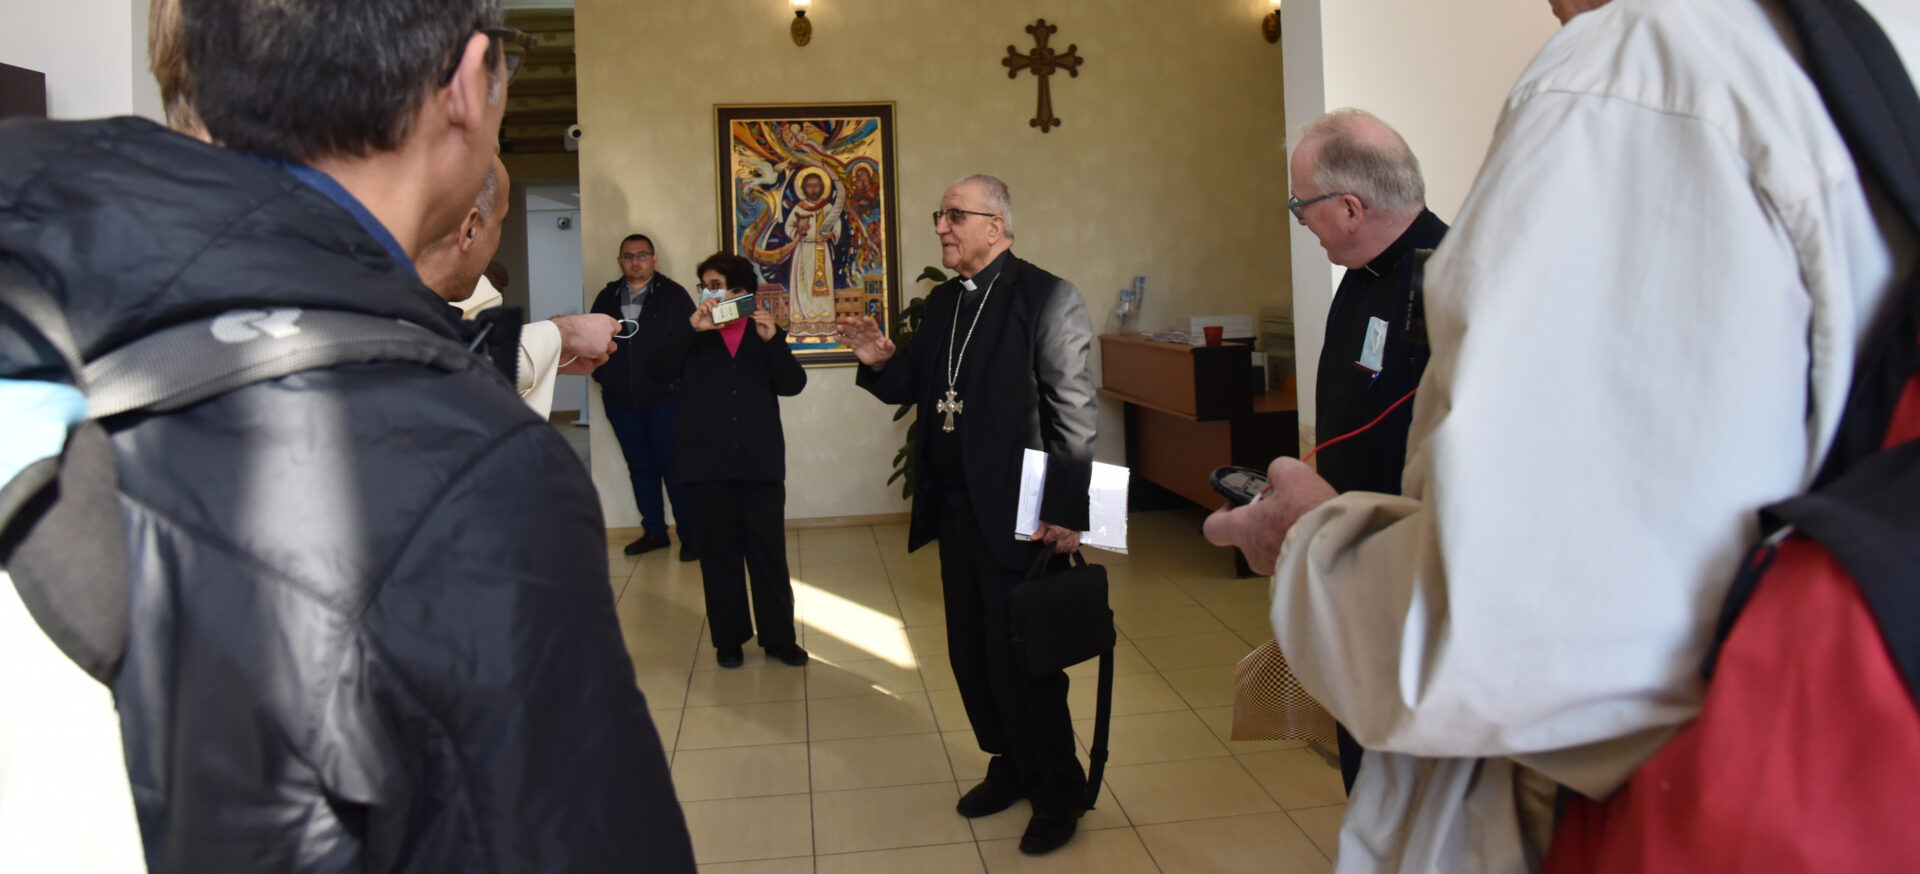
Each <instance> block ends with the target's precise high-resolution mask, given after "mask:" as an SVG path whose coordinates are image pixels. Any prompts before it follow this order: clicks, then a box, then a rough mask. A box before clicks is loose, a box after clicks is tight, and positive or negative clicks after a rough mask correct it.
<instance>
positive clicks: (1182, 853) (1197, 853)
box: [1140, 813, 1333, 874]
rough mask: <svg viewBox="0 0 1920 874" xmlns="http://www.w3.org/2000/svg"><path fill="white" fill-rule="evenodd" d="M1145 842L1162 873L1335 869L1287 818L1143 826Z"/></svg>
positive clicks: (1299, 873)
mask: <svg viewBox="0 0 1920 874" xmlns="http://www.w3.org/2000/svg"><path fill="white" fill-rule="evenodd" d="M1140 840H1141V841H1143V842H1145V843H1146V845H1147V850H1148V851H1149V852H1151V853H1153V859H1154V861H1156V862H1158V863H1160V869H1161V870H1163V871H1180V872H1191V874H1241V872H1246V871H1259V872H1263V874H1325V872H1327V871H1331V870H1332V869H1333V865H1332V863H1330V862H1328V861H1327V857H1326V856H1325V855H1322V854H1321V852H1320V850H1319V849H1318V848H1316V847H1315V846H1314V845H1313V842H1312V841H1310V840H1308V839H1307V836H1306V835H1305V834H1303V833H1301V831H1300V829H1299V828H1298V827H1296V826H1295V825H1294V824H1293V821H1292V820H1290V819H1287V815H1286V814H1284V813H1262V814H1256V815H1253V816H1235V817H1228V818H1225V819H1201V820H1193V821H1191V822H1171V823H1164V824H1161V825H1149V826H1141V827H1140Z"/></svg>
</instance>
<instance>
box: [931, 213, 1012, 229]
mask: <svg viewBox="0 0 1920 874" xmlns="http://www.w3.org/2000/svg"><path fill="white" fill-rule="evenodd" d="M969 215H977V216H982V217H984V218H999V217H1000V215H999V213H992V212H974V211H973V210H970V209H936V210H934V211H933V226H934V227H936V228H937V227H939V226H940V220H941V219H946V220H947V224H950V225H957V224H959V223H960V222H961V220H962V219H961V217H962V216H969Z"/></svg>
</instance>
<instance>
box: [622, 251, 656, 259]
mask: <svg viewBox="0 0 1920 874" xmlns="http://www.w3.org/2000/svg"><path fill="white" fill-rule="evenodd" d="M652 257H653V253H652V252H621V253H620V260H622V261H645V260H647V259H648V258H652Z"/></svg>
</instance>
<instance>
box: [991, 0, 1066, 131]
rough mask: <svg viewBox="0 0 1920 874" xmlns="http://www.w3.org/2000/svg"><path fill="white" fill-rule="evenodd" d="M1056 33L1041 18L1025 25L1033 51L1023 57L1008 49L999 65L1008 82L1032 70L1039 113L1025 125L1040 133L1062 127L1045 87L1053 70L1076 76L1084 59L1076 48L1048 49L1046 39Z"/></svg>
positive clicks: (1053, 27) (1019, 53)
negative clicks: (1038, 97) (1038, 85)
mask: <svg viewBox="0 0 1920 874" xmlns="http://www.w3.org/2000/svg"><path fill="white" fill-rule="evenodd" d="M1059 30H1060V28H1058V27H1055V26H1053V25H1051V24H1048V23H1047V20H1046V19H1044V18H1042V19H1040V20H1039V21H1036V22H1034V23H1033V24H1029V25H1027V32H1028V33H1030V34H1033V50H1032V51H1030V52H1027V53H1025V54H1022V53H1021V52H1020V50H1019V49H1016V48H1014V47H1013V46H1007V56H1006V58H1005V59H1003V60H1002V61H1001V62H1000V63H1002V64H1005V65H1006V67H1007V78H1009V79H1014V78H1018V77H1019V76H1020V71H1021V70H1032V71H1033V75H1034V76H1035V77H1037V78H1038V79H1039V80H1040V114H1039V115H1037V116H1035V117H1034V118H1033V119H1032V120H1030V121H1028V122H1027V125H1028V126H1029V127H1037V128H1039V129H1040V132H1041V133H1046V132H1047V131H1048V130H1049V129H1051V128H1054V127H1057V126H1059V125H1060V124H1061V121H1060V119H1057V118H1054V117H1053V89H1051V88H1049V87H1048V86H1047V80H1049V79H1051V78H1053V73H1054V71H1055V70H1065V71H1067V75H1069V76H1074V77H1078V76H1079V75H1080V62H1081V60H1083V59H1082V58H1081V57H1080V55H1079V54H1077V53H1078V52H1079V50H1080V46H1079V45H1069V46H1067V51H1066V53H1065V54H1060V53H1057V52H1055V51H1054V50H1053V49H1050V48H1047V37H1049V36H1052V35H1053V34H1055V33H1057V32H1059Z"/></svg>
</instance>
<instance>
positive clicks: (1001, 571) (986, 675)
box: [939, 494, 1087, 814]
mask: <svg viewBox="0 0 1920 874" xmlns="http://www.w3.org/2000/svg"><path fill="white" fill-rule="evenodd" d="M965 502H966V496H965V495H964V494H960V495H954V494H949V495H947V496H946V498H945V499H944V500H942V502H941V508H940V527H939V533H940V582H941V587H942V589H943V590H944V591H945V594H946V607H947V655H948V656H949V657H951V658H952V659H953V677H954V679H955V680H957V681H959V684H960V700H961V702H962V703H963V704H964V705H966V709H967V721H968V722H970V723H972V724H973V736H974V739H975V740H976V741H978V742H979V744H980V749H982V750H985V751H987V752H989V753H992V754H994V755H997V756H1003V757H1005V760H1006V761H1005V762H1004V763H995V764H996V765H997V766H998V767H994V768H992V769H991V770H990V771H989V774H988V776H989V777H991V778H993V779H994V780H996V781H998V780H1001V779H1005V778H1006V777H1008V776H1013V777H1016V778H1017V779H1018V780H1019V781H1020V785H1021V788H1023V789H1024V790H1025V791H1026V795H1027V797H1028V798H1029V799H1030V800H1031V801H1032V803H1033V808H1034V810H1035V811H1037V812H1043V813H1062V814H1064V813H1073V812H1078V811H1080V810H1082V809H1083V808H1085V807H1086V792H1087V789H1086V786H1087V777H1086V773H1085V772H1083V771H1082V770H1081V769H1080V760H1079V758H1078V757H1076V755H1075V752H1074V751H1075V747H1074V743H1073V716H1072V714H1071V713H1070V712H1069V711H1068V710H1067V675H1066V674H1065V673H1060V672H1057V673H1054V674H1052V675H1050V676H1047V677H1042V678H1039V679H1033V678H1031V677H1029V676H1027V673H1026V671H1025V670H1023V669H1021V668H1020V667H1019V665H1018V664H1017V663H1016V662H1015V660H1014V654H1013V628H1012V614H1011V612H1010V611H1009V609H1008V605H1007V593H1008V592H1010V591H1011V590H1012V589H1013V587H1014V586H1015V585H1018V584H1019V583H1020V582H1021V581H1022V579H1023V577H1024V574H1023V572H1021V571H1009V570H1007V569H1006V568H1004V567H1001V566H1000V565H999V564H998V563H996V562H995V561H994V560H993V557H992V555H991V554H990V553H989V552H988V548H987V543H986V540H985V539H984V538H983V536H982V534H981V532H980V525H979V523H978V522H977V521H975V519H974V516H973V512H972V511H971V510H970V509H967V508H966V507H965ZM1006 536H1008V537H1012V536H1013V533H1012V532H1010V531H1009V532H1006ZM1009 763H1010V764H1011V766H1012V767H1011V769H1009V768H1008V767H1006V765H1007V764H1009ZM1009 770H1010V771H1011V775H1009V774H1008V771H1009Z"/></svg>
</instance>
